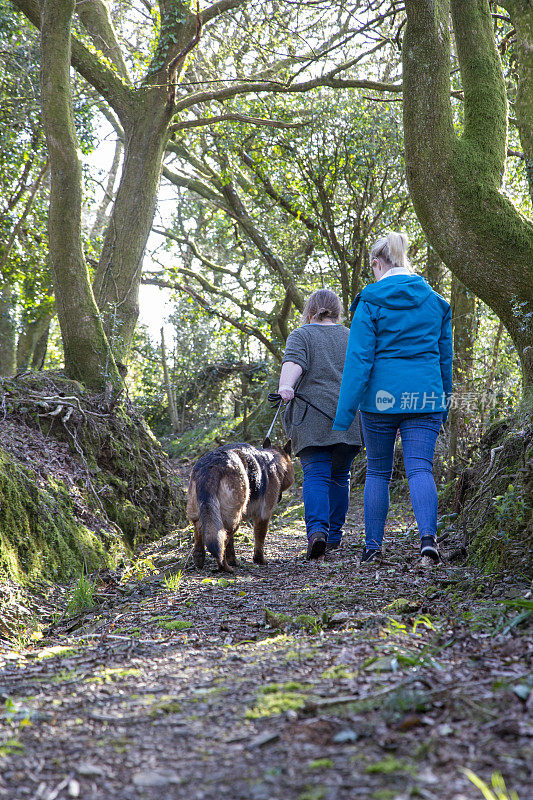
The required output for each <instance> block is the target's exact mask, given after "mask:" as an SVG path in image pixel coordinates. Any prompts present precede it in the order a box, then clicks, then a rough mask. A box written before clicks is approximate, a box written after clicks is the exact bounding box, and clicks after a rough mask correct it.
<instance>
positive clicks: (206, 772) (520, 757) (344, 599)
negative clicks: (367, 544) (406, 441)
mask: <svg viewBox="0 0 533 800" xmlns="http://www.w3.org/2000/svg"><path fill="white" fill-rule="evenodd" d="M360 499H361V498H360V496H355V497H354V499H353V503H352V508H353V509H354V512H353V514H352V516H351V517H350V518H349V521H348V525H347V530H346V544H345V547H344V550H343V552H342V553H336V554H334V555H333V556H332V558H331V559H330V560H328V561H322V562H320V563H309V562H306V561H305V559H304V533H303V525H302V522H301V521H300V518H301V512H302V508H301V501H300V499H299V497H298V495H297V493H296V492H295V493H294V495H292V496H291V497H290V498H289V500H288V501H286V502H285V504H284V506H282V509H281V511H278V513H277V514H276V516H275V517H274V519H273V524H272V529H271V533H270V534H269V537H268V538H267V547H266V552H267V556H268V557H269V559H270V561H269V564H268V566H266V567H257V566H255V565H253V564H252V563H251V560H250V559H251V551H252V548H251V544H250V542H251V539H250V538H249V537H250V532H249V530H247V529H246V528H244V529H243V531H242V532H241V534H240V538H238V539H237V556H238V558H239V559H240V563H241V566H240V567H239V568H238V570H237V574H236V576H235V578H234V579H230V580H227V579H226V577H222V576H221V575H220V573H216V572H214V570H213V569H212V562H210V561H209V562H207V565H206V568H205V569H204V570H203V572H202V573H198V572H195V571H194V570H193V569H192V567H191V564H190V561H189V563H188V564H187V566H186V568H185V570H184V575H183V578H182V580H181V582H180V583H179V585H178V586H177V588H175V589H169V588H167V587H166V586H165V584H164V582H163V579H162V578H163V573H160V574H159V575H153V574H150V573H147V574H144V572H145V570H143V562H142V561H141V562H140V564H139V567H138V571H137V577H134V576H132V579H131V580H130V581H129V582H128V583H126V585H125V586H121V585H119V584H118V582H117V580H116V578H117V577H118V576H114V575H110V574H109V573H107V574H105V575H102V576H101V577H100V580H99V584H98V590H97V595H98V598H99V600H100V606H99V607H98V609H97V610H96V611H91V612H85V613H82V614H78V615H76V616H74V617H72V616H70V617H67V616H64V617H63V618H62V619H59V620H57V619H56V621H55V622H54V624H52V625H51V626H49V627H48V630H46V629H45V637H44V639H42V640H41V641H39V642H36V643H32V644H30V643H28V642H22V641H21V643H20V647H18V648H15V649H13V648H11V649H9V648H3V649H2V650H0V698H2V701H3V702H2V704H5V708H4V710H3V715H2V716H0V736H1V738H0V798H41V799H42V800H56V798H57V799H58V800H61V799H62V798H68V797H81V798H102V799H104V798H105V800H136V799H137V798H139V800H143V798H147V799H148V800H150V799H151V798H170V799H172V798H180V799H181V798H183V799H184V800H185V798H187V800H216V799H218V798H228V800H352V798H375V800H393V799H395V800H404V799H406V798H412V797H419V798H427V800H470V799H472V800H475V799H476V798H481V797H482V794H481V791H480V790H479V789H478V788H476V787H475V786H474V785H473V783H471V782H470V780H468V779H467V778H466V777H465V776H464V774H463V773H462V772H461V768H463V767H465V768H469V769H471V770H473V772H474V773H476V774H477V775H478V776H480V777H481V778H482V779H484V780H485V781H490V776H491V773H492V772H493V771H495V770H500V771H501V772H503V775H504V777H505V780H506V783H507V787H508V789H511V788H513V789H515V790H516V791H517V792H518V795H519V798H520V800H531V798H533V788H532V786H533V781H532V773H531V769H532V767H533V746H532V743H533V739H532V736H533V725H532V722H531V710H532V707H533V692H532V691H531V690H532V688H533V683H532V678H531V675H532V673H531V661H532V656H533V638H532V635H531V628H529V629H528V628H527V623H528V620H527V619H526V620H525V622H524V621H523V622H517V617H518V615H519V614H520V609H519V608H515V607H513V605H512V604H511V605H509V603H508V602H507V603H506V602H502V601H504V600H505V599H506V598H507V600H509V598H516V597H520V596H521V597H524V595H525V596H526V597H527V592H528V589H530V587H528V585H527V583H526V582H524V581H521V580H520V578H519V577H516V578H507V579H505V581H503V582H502V581H500V580H498V579H495V578H494V579H491V578H490V577H489V578H487V577H486V576H483V575H481V573H476V572H475V571H474V570H472V569H469V568H467V567H465V566H459V567H457V566H453V565H450V564H444V565H441V566H439V567H437V568H435V569H432V570H429V571H423V570H421V568H420V567H419V566H418V559H417V551H416V538H415V535H414V533H413V532H410V533H409V532H408V528H409V526H410V525H411V524H412V520H411V517H410V516H409V514H408V511H407V509H406V507H405V506H402V505H401V504H397V505H396V506H395V507H394V509H393V512H392V513H391V515H390V519H391V520H393V522H392V524H391V526H390V533H389V539H388V541H389V548H388V551H387V552H386V556H387V559H386V562H385V563H384V564H383V565H382V566H381V567H380V568H379V569H376V568H372V569H370V570H368V569H365V570H363V569H362V568H361V567H360V566H359V563H358V560H359V559H358V557H359V552H360V547H361V542H362V533H361V531H362V523H361V516H360V511H359V509H360V507H361V503H360ZM189 536H190V534H189V533H184V532H183V533H180V532H178V533H177V534H176V535H174V536H173V537H170V538H167V539H166V540H163V541H162V542H159V543H158V544H157V545H156V546H154V547H153V548H151V549H150V551H146V553H145V555H147V554H148V552H149V554H150V556H151V557H152V558H153V560H154V562H155V564H156V565H157V566H158V567H159V568H160V569H161V570H164V571H165V572H166V573H171V572H172V571H175V570H176V569H177V568H178V567H179V566H180V565H181V566H183V564H184V560H185V556H186V554H188V553H189V551H190V542H189ZM146 563H147V562H144V566H145V567H146ZM529 596H530V595H529ZM64 598H65V593H64V592H63V593H59V594H57V592H56V594H55V595H54V596H53V597H52V596H49V597H48V598H47V599H44V598H43V608H44V611H45V613H50V610H51V609H52V607H53V606H54V604H56V606H58V605H59V606H61V604H62V607H63V608H64V606H65V601H64ZM391 604H392V605H391ZM265 608H267V609H269V610H270V611H271V612H272V613H273V615H274V616H271V615H269V622H270V624H268V625H267V624H266V623H265ZM280 613H281V614H285V615H288V618H283V617H279V616H276V615H278V614H280ZM299 615H308V616H307V617H304V618H303V619H299V620H296V618H297V617H299ZM313 618H314V619H313ZM295 620H296V621H295ZM529 622H531V616H530V617H529ZM276 626H278V627H276ZM509 626H511V627H509ZM45 628H46V626H45ZM339 700H340V701H341V702H339Z"/></svg>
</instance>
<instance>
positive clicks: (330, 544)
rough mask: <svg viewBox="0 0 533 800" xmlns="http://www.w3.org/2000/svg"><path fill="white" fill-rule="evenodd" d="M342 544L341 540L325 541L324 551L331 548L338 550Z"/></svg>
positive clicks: (327, 551) (328, 550)
mask: <svg viewBox="0 0 533 800" xmlns="http://www.w3.org/2000/svg"><path fill="white" fill-rule="evenodd" d="M341 545H342V541H340V542H326V553H329V552H330V551H331V550H338V549H339V548H340V547H341Z"/></svg>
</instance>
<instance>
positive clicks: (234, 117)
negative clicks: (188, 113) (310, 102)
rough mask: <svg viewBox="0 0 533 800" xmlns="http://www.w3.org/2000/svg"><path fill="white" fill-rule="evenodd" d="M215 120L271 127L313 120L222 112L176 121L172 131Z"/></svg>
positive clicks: (293, 124) (288, 126)
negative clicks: (293, 119) (299, 120)
mask: <svg viewBox="0 0 533 800" xmlns="http://www.w3.org/2000/svg"><path fill="white" fill-rule="evenodd" d="M215 122H247V123H249V124H250V125H267V126H268V127H270V128H301V127H302V126H303V125H308V124H309V122H311V120H306V121H305V122H283V121H282V120H279V119H263V118H262V117H249V116H248V115H247V114H236V113H231V114H220V115H219V116H217V117H199V118H198V119H187V120H183V122H176V123H174V124H173V125H171V126H170V130H171V131H182V130H184V129H185V128H199V127H201V126H205V125H212V124H213V123H215Z"/></svg>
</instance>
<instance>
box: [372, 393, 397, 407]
mask: <svg viewBox="0 0 533 800" xmlns="http://www.w3.org/2000/svg"><path fill="white" fill-rule="evenodd" d="M395 402H396V398H395V397H394V395H393V394H391V393H390V392H386V391H385V389H380V390H379V392H376V408H377V409H378V410H379V411H386V410H387V409H388V408H392V407H393V405H394V403H395Z"/></svg>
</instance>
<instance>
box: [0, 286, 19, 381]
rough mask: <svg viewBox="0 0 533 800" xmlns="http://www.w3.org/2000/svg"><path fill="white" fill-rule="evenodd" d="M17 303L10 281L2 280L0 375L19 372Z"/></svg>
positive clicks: (0, 289) (0, 302) (0, 298)
mask: <svg viewBox="0 0 533 800" xmlns="http://www.w3.org/2000/svg"><path fill="white" fill-rule="evenodd" d="M15 342H16V326H15V301H14V298H13V288H12V286H11V285H10V283H9V282H8V281H1V280H0V375H14V374H15V372H16V370H17V350H16V346H15Z"/></svg>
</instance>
